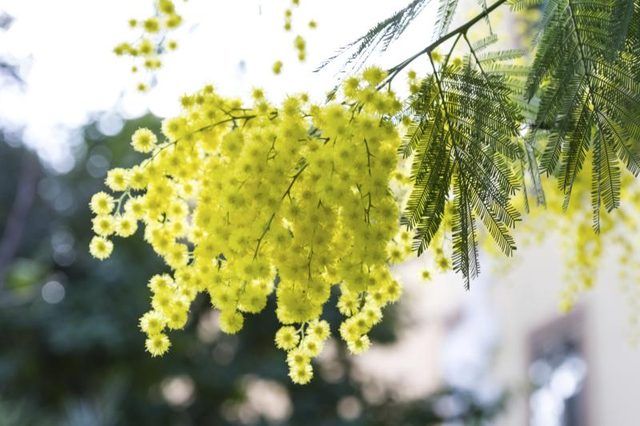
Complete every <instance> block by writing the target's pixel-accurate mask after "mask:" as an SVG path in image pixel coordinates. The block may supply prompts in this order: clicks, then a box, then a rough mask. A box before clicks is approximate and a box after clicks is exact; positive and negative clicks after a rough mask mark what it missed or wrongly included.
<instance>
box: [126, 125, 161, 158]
mask: <svg viewBox="0 0 640 426" xmlns="http://www.w3.org/2000/svg"><path fill="white" fill-rule="evenodd" d="M157 142H158V138H157V137H156V135H155V134H154V133H153V132H152V131H151V130H149V129H145V128H141V129H138V130H136V132H135V133H134V134H133V136H132V137H131V146H133V149H135V150H136V151H138V152H143V153H147V152H151V151H153V148H154V147H155V145H156V143H157Z"/></svg>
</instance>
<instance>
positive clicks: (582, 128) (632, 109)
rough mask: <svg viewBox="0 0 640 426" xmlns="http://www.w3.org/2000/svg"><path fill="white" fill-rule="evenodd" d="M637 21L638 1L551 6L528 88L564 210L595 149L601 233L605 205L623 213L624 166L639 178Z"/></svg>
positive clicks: (557, 0)
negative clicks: (545, 138)
mask: <svg viewBox="0 0 640 426" xmlns="http://www.w3.org/2000/svg"><path fill="white" fill-rule="evenodd" d="M632 7H634V8H635V11H634V12H633V14H632V13H631V8H632ZM638 20H640V15H639V14H638V2H637V1H636V2H635V6H633V1H627V0H606V1H587V2H585V1H576V0H551V1H549V3H548V4H547V6H546V8H545V11H544V17H543V22H544V24H545V25H544V28H543V30H542V35H541V37H540V41H539V43H538V46H537V52H536V56H535V60H534V61H533V64H532V66H531V72H530V75H529V80H528V83H527V97H528V98H529V99H531V98H532V97H533V96H534V95H536V94H539V96H540V98H541V102H540V107H539V110H538V114H537V117H536V119H535V127H536V128H540V129H544V130H548V131H549V132H550V136H549V142H548V144H547V146H546V148H545V150H544V153H543V155H542V157H541V159H540V161H541V166H542V169H543V170H544V171H545V172H546V173H548V174H553V175H555V176H557V177H558V183H559V187H560V189H562V191H563V193H564V195H565V200H564V205H565V207H566V206H568V204H569V200H570V197H571V190H572V187H573V183H574V181H575V179H576V176H577V175H578V174H579V173H580V171H581V169H582V167H583V165H584V164H585V160H586V159H587V154H588V152H589V151H590V150H591V156H592V160H591V165H592V191H591V196H592V206H593V225H594V228H595V229H596V230H599V226H600V208H601V206H602V205H604V207H605V208H606V209H607V211H610V210H612V209H614V208H616V207H618V206H619V202H620V175H621V170H620V166H619V163H620V162H622V163H624V164H625V165H626V167H627V168H628V169H629V170H630V171H631V172H632V173H633V174H634V175H637V174H638V173H639V172H640V152H639V151H638V140H640V115H639V114H640V80H639V78H638V77H639V76H640V73H638V70H639V69H640V49H638V44H637V43H636V42H635V41H634V40H635V39H637V33H638V24H637V22H638ZM632 22H633V25H631V23H632ZM627 35H628V41H627Z"/></svg>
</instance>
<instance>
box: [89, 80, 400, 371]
mask: <svg viewBox="0 0 640 426" xmlns="http://www.w3.org/2000/svg"><path fill="white" fill-rule="evenodd" d="M383 78H384V73H383V72H382V71H381V70H379V69H376V68H371V69H367V70H365V72H364V73H363V75H362V78H355V77H354V78H351V79H349V80H348V81H347V82H346V86H345V101H344V102H343V103H337V102H333V103H327V104H323V105H315V104H311V103H310V102H309V99H308V97H307V96H306V95H299V96H291V97H289V98H287V99H286V100H285V101H284V102H283V103H282V105H281V106H280V107H279V108H276V107H274V106H273V105H272V104H270V103H269V102H268V101H267V100H266V99H265V98H264V96H263V94H262V93H261V91H256V92H255V93H254V102H253V105H252V106H251V107H250V108H243V107H242V105H241V103H240V102H239V101H237V100H233V99H226V98H223V97H221V96H219V95H218V94H217V93H216V92H215V90H214V89H213V87H211V86H207V87H205V88H203V89H202V90H201V91H199V92H198V93H195V94H193V95H191V96H185V97H184V98H183V99H182V106H183V112H182V114H181V115H179V116H178V117H174V118H170V119H167V120H165V121H164V122H163V125H162V133H163V138H161V139H160V140H159V139H158V137H157V136H156V135H155V134H153V133H152V132H151V131H149V130H147V129H139V130H138V131H136V132H135V134H134V135H133V137H132V146H133V148H134V149H135V150H136V151H138V152H140V153H143V154H145V155H146V157H145V159H144V160H143V161H142V162H141V163H139V164H138V165H135V166H133V167H132V168H130V169H121V168H115V169H112V170H111V171H109V173H108V175H107V178H106V185H107V186H108V187H109V189H110V190H111V191H112V192H113V193H115V194H118V195H117V196H112V195H108V194H106V193H104V192H100V193H98V194H96V195H94V197H93V198H92V200H91V209H92V210H93V212H94V213H95V215H96V216H95V219H94V220H93V229H94V231H95V233H96V236H95V237H94V239H93V240H92V242H91V246H90V251H91V253H92V254H93V255H94V256H95V257H97V258H99V259H104V258H106V257H108V256H109V254H110V253H111V251H112V248H113V245H112V243H111V241H110V238H111V237H112V236H113V235H116V236H120V237H128V236H130V235H132V234H133V233H134V232H135V231H136V229H137V226H138V223H139V222H141V223H142V224H143V225H144V238H145V240H146V241H147V242H148V243H149V244H150V245H151V247H152V248H153V250H154V251H155V252H156V253H157V254H158V255H160V256H161V257H162V258H163V259H164V261H165V262H166V264H167V265H168V266H169V268H170V269H171V273H167V274H160V275H155V276H153V277H152V278H151V279H150V281H149V284H148V285H149V289H150V291H151V294H152V297H151V310H150V311H149V312H148V313H146V314H145V315H144V316H143V317H142V318H141V320H140V326H141V328H142V330H143V331H144V332H145V333H146V334H147V336H148V339H147V342H146V346H147V350H148V351H149V352H150V353H151V354H152V355H154V356H155V355H161V354H163V353H164V352H166V351H167V349H168V348H169V345H170V342H169V338H168V336H167V332H168V331H169V330H176V329H181V328H183V327H184V326H185V324H186V322H187V320H188V313H189V307H190V304H191V302H192V301H193V300H194V298H195V297H196V295H197V294H198V293H203V292H204V293H207V294H208V295H209V296H210V299H211V302H212V304H213V306H214V307H215V308H217V309H218V310H219V311H220V315H219V324H220V328H221V330H222V331H224V332H226V333H236V332H238V331H239V330H240V329H241V328H242V326H243V323H244V318H245V315H246V314H251V313H258V312H260V311H261V310H263V309H264V307H265V305H266V303H267V298H268V297H269V296H270V295H271V294H272V293H275V296H276V298H277V308H276V313H277V317H278V319H279V321H280V322H281V323H282V324H283V327H282V328H281V329H280V330H279V331H278V333H277V335H276V338H275V340H276V345H277V346H278V347H279V348H282V349H283V350H286V351H287V361H288V364H289V367H290V376H291V378H292V380H293V381H294V382H296V383H306V382H308V381H309V380H310V379H311V377H312V375H313V369H312V366H311V363H310V361H311V359H312V358H313V357H314V356H315V355H317V354H318V353H319V352H320V350H321V349H322V345H323V342H324V341H325V339H326V338H327V337H328V336H329V334H330V332H329V327H328V324H327V323H326V322H325V321H323V320H321V316H322V311H323V306H324V305H325V303H326V302H327V301H328V300H329V297H330V295H331V293H332V289H333V288H337V290H338V291H339V300H338V308H339V310H340V312H341V313H342V314H343V315H344V316H345V320H344V322H343V323H342V325H341V326H340V330H339V331H340V335H341V337H342V338H343V339H344V340H345V341H346V343H347V345H348V347H349V349H350V350H351V351H352V352H353V353H360V352H362V351H364V350H366V349H367V348H368V346H369V339H368V337H367V334H368V332H369V331H370V330H371V328H372V327H373V326H374V325H375V324H376V323H378V322H379V321H380V320H381V318H382V308H383V307H384V306H385V305H387V304H389V303H392V302H394V301H395V300H397V299H398V297H399V296H400V293H401V287H400V285H399V284H398V283H397V282H396V281H395V280H394V279H393V277H392V276H391V273H390V270H389V264H390V260H393V259H398V260H399V259H400V258H402V257H403V256H402V255H400V256H396V255H394V251H399V250H400V249H398V247H399V246H403V244H404V245H406V246H407V247H408V242H407V243H403V242H402V241H399V240H400V239H401V238H400V237H399V236H398V235H396V234H397V233H398V224H399V220H398V216H399V208H398V203H397V201H396V199H395V198H394V195H393V193H392V191H390V186H389V185H390V181H391V180H392V179H393V177H394V176H395V175H396V172H395V170H396V166H397V155H396V152H397V149H398V146H399V142H400V138H399V135H398V133H397V129H396V126H395V125H394V123H393V122H392V121H391V118H390V117H391V116H392V115H395V114H397V113H398V112H399V110H400V108H401V104H400V102H399V101H398V100H397V99H396V97H395V95H394V94H393V93H392V92H390V91H378V90H376V85H377V84H379V82H380V81H381V80H382V79H383ZM396 237H397V240H396V241H394V239H396ZM402 240H406V241H409V238H402ZM407 250H409V249H407Z"/></svg>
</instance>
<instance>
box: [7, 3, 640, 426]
mask: <svg viewBox="0 0 640 426" xmlns="http://www.w3.org/2000/svg"><path fill="white" fill-rule="evenodd" d="M146 3H149V4H146ZM150 3H151V2H144V1H141V2H128V1H125V0H114V1H111V2H98V1H88V0H60V1H56V2H42V1H36V0H15V1H12V0H4V1H0V426H5V425H7V426H9V425H11V426H12V425H20V426H21V425H74V426H75V425H83V426H84V425H88V426H91V425H272V424H273V425H303V424H304V425H427V424H428V425H431V424H444V425H494V424H495V425H507V426H510V425H514V426H518V425H527V424H528V425H535V426H556V425H557V426H582V425H587V426H597V425H617V426H626V425H629V426H631V425H635V424H637V421H636V420H635V419H637V418H638V417H639V416H640V406H638V404H637V403H636V401H635V400H636V397H635V390H636V389H637V388H638V386H640V364H639V363H638V359H639V357H638V355H640V352H639V350H638V349H637V348H636V346H635V345H634V340H635V339H634V337H637V334H638V330H637V325H634V324H635V323H634V321H636V322H637V316H636V314H635V311H634V310H633V308H630V306H633V304H630V303H629V298H635V299H638V297H637V296H638V295H637V292H636V293H633V292H632V293H630V292H629V291H623V290H625V289H624V288H621V287H623V284H622V283H621V282H620V280H619V277H618V274H617V272H616V267H615V266H616V265H615V262H616V260H615V259H614V258H609V257H607V256H606V255H605V256H604V259H603V263H602V264H601V267H600V268H599V272H598V276H597V277H596V281H597V282H598V284H597V286H596V287H595V288H594V289H593V290H592V291H590V292H589V293H588V294H586V295H585V296H584V297H583V298H582V299H581V302H580V303H579V304H578V306H577V307H576V309H574V311H573V312H571V313H570V314H566V315H562V314H560V313H559V312H558V309H557V306H558V299H559V292H560V290H561V288H562V286H563V280H564V276H563V265H562V260H561V255H562V254H563V250H564V248H563V247H562V245H561V244H559V243H558V241H559V236H557V235H555V234H554V229H549V232H548V234H549V235H548V236H547V238H546V239H544V240H543V241H541V242H538V243H535V244H530V245H529V246H527V247H525V248H524V249H523V250H522V251H521V252H520V253H519V254H518V256H516V258H515V259H509V260H508V262H509V267H508V268H505V265H504V263H503V261H501V260H495V259H493V258H492V257H489V256H487V258H486V259H484V260H483V265H486V266H485V268H484V271H483V274H482V275H481V277H480V278H479V279H478V280H477V281H476V282H474V283H473V285H472V289H471V291H469V292H466V291H464V289H463V286H462V283H461V281H460V280H459V279H458V278H457V277H455V276H453V275H450V274H442V275H440V276H437V277H434V279H433V280H431V281H429V282H424V281H423V280H422V278H421V276H420V273H421V271H422V269H424V266H425V260H424V259H417V260H412V261H410V262H408V263H406V264H404V265H402V266H400V267H398V268H397V269H396V271H395V273H396V274H397V276H398V278H399V279H400V280H402V283H403V284H404V285H405V287H406V290H405V295H404V296H403V298H402V300H401V302H400V303H399V304H397V305H396V306H394V307H393V308H391V309H390V310H389V311H388V313H387V314H386V315H385V320H384V322H383V323H382V324H381V325H379V326H378V327H377V328H375V329H374V332H373V334H372V338H373V339H374V340H375V342H374V345H373V347H372V349H371V350H370V351H369V352H368V353H366V354H364V355H362V356H359V357H353V356H348V355H347V354H346V353H345V351H344V348H343V345H342V344H341V343H340V342H339V341H330V342H329V344H328V345H327V347H326V348H325V350H324V351H323V353H322V354H321V356H320V358H319V361H318V363H317V369H316V371H317V373H316V377H315V378H314V380H313V381H312V382H311V384H309V385H306V386H296V385H293V384H291V382H290V380H289V379H288V377H287V371H286V366H285V363H284V362H283V361H284V354H283V353H282V352H281V351H277V350H276V348H275V346H274V344H273V336H274V333H275V331H276V329H277V321H276V318H275V314H274V312H273V306H271V308H270V307H267V309H265V311H263V313H261V314H260V315H257V316H253V317H251V318H248V320H247V321H246V322H245V328H244V330H243V331H242V332H241V333H240V334H238V335H235V336H227V335H225V334H222V333H221V332H220V330H219V329H218V327H217V320H216V313H215V312H212V311H211V309H210V308H209V303H208V300H206V299H205V298H200V299H198V300H197V301H196V303H195V305H194V307H193V311H192V315H191V317H190V320H189V323H188V326H187V328H186V330H185V331H184V332H180V333H174V334H173V335H172V341H173V347H172V349H171V351H170V352H169V353H168V354H167V355H165V356H164V357H162V358H153V359H152V358H151V357H150V356H149V355H148V354H147V353H146V352H144V335H143V334H142V333H140V332H139V330H138V328H137V321H138V318H139V316H140V315H141V314H142V313H144V312H145V311H146V309H147V306H148V297H149V295H148V290H147V287H146V285H145V283H146V281H147V279H148V277H149V276H150V275H152V274H153V273H155V272H157V271H161V270H163V265H162V262H161V261H160V260H159V259H158V258H157V257H156V256H155V255H154V254H153V252H152V251H151V249H150V248H149V247H147V246H146V244H144V242H143V241H142V237H141V235H140V233H138V235H137V236H136V237H134V238H131V239H129V240H127V241H126V242H124V243H121V244H118V245H117V247H116V250H115V252H114V254H113V255H112V256H111V258H110V259H109V260H108V261H106V262H97V261H95V260H94V259H92V258H91V257H90V256H89V255H88V252H87V246H88V242H89V239H90V237H91V230H90V213H89V211H88V208H87V203H88V200H89V198H90V196H91V195H92V194H93V193H94V192H96V191H98V190H100V189H101V188H102V185H103V183H102V181H103V179H104V176H105V175H106V171H107V170H108V169H109V168H111V167H115V166H123V167H127V166H130V165H132V164H134V163H135V162H137V161H138V160H139V158H138V157H137V154H136V153H134V152H132V151H131V150H130V148H129V139H130V136H131V134H132V133H133V131H134V130H135V129H137V128H138V127H140V126H147V127H150V128H152V129H158V128H159V122H160V120H161V118H162V117H166V116H168V115H171V114H173V113H174V112H176V109H177V107H178V105H179V103H178V98H179V96H180V95H181V94H182V93H187V92H189V91H192V90H196V89H198V88H199V87H200V86H201V85H203V84H205V83H208V82H213V83H214V85H216V87H217V88H218V90H219V91H220V92H222V93H224V94H225V95H229V96H238V97H246V96H247V95H248V93H250V91H251V89H252V88H253V87H254V86H261V87H263V88H264V89H265V91H266V92H267V93H268V94H269V95H270V96H271V97H272V98H274V99H278V98H281V97H283V96H285V95H286V93H291V92H296V91H300V90H303V89H304V90H307V91H310V92H311V95H312V96H315V97H319V96H322V95H323V93H324V92H325V91H326V90H327V89H330V88H331V87H332V82H333V81H334V79H335V74H332V71H327V72H324V73H320V74H318V73H313V72H312V70H313V68H314V66H315V65H317V64H318V63H319V62H320V61H321V60H322V59H324V58H326V57H327V56H330V54H331V53H332V52H333V51H334V50H335V49H336V48H337V47H339V46H341V45H343V44H344V43H345V42H348V41H350V40H352V39H353V38H355V37H357V36H358V35H360V34H361V33H363V32H365V31H366V30H367V29H368V28H369V27H370V26H371V25H372V24H373V23H375V22H377V21H379V20H380V19H382V18H384V17H386V16H387V15H388V14H389V13H390V12H393V11H394V10H396V9H397V8H398V7H400V6H403V5H404V3H403V2H395V1H382V0H375V1H372V0H368V1H364V0H352V1H350V2H338V1H334V0H326V1H324V2H323V6H322V7H317V6H316V7H312V6H309V7H307V8H305V7H304V4H303V7H301V8H300V12H299V13H300V15H299V16H298V17H296V18H295V19H300V21H301V22H306V20H308V19H310V18H314V19H316V20H317V21H318V22H319V28H318V30H317V33H316V34H313V35H310V36H309V38H308V43H309V48H308V51H309V59H308V61H307V63H306V64H296V62H295V61H294V60H293V58H294V55H295V52H294V50H293V48H282V47H281V46H285V45H287V43H290V40H289V39H288V38H287V36H286V35H285V34H284V32H283V31H282V30H281V22H282V13H283V10H284V7H285V6H283V5H277V7H276V6H274V4H273V2H268V1H259V0H244V1H241V2H240V1H238V2H210V1H206V0H191V1H189V2H188V3H186V4H185V5H183V6H181V8H182V10H181V11H182V12H183V15H184V17H185V21H186V22H187V23H186V25H185V28H183V29H181V30H180V32H179V34H178V41H179V43H180V45H181V47H180V49H179V50H178V51H177V52H175V53H174V54H172V55H170V56H169V57H167V58H166V59H165V61H166V62H165V65H164V67H163V68H162V69H161V70H160V71H159V72H158V73H157V75H156V76H155V81H156V86H155V87H154V89H153V90H152V91H151V93H149V94H144V95H143V94H139V93H136V92H135V90H134V89H133V86H134V84H133V78H132V77H131V75H130V74H129V72H128V68H129V66H128V65H127V63H126V61H125V60H122V59H118V58H115V57H114V55H113V54H112V48H113V46H114V45H115V44H116V43H118V42H120V41H123V40H127V38H131V37H132V35H131V34H130V33H129V32H128V31H127V26H126V22H127V19H129V18H131V17H138V16H145V14H148V12H149V11H148V9H149V7H150ZM303 3H304V2H303ZM345 3H346V4H345ZM473 4H474V6H475V2H473ZM338 10H339V11H340V13H336V11H338ZM474 10H476V11H477V9H474ZM296 13H298V12H296ZM465 13H466V11H464V10H463V13H462V16H461V17H460V19H464V18H465V17H466V16H464V15H465ZM473 13H475V12H473ZM469 14H472V12H471V11H470V12H469ZM423 15H424V16H422V17H421V18H419V20H418V21H416V24H415V25H414V27H413V28H412V29H411V30H410V31H409V32H408V33H407V35H406V36H404V37H403V38H402V39H401V40H400V41H399V42H398V43H397V44H396V45H394V48H393V49H392V50H391V51H389V52H388V53H387V54H385V55H383V56H381V57H379V58H376V62H377V63H380V64H381V65H391V64H393V63H395V62H397V61H398V59H401V58H404V57H406V56H407V55H408V54H409V53H413V52H414V51H415V50H416V48H419V47H420V46H421V44H423V42H424V40H425V39H428V37H429V36H430V34H431V24H430V22H431V21H432V20H433V13H432V12H431V11H429V10H427V11H426V12H425V13H424V14H423ZM496 22H500V24H499V25H500V26H501V27H503V28H504V30H505V31H506V34H507V38H509V40H507V43H508V44H512V45H523V43H526V37H525V36H524V35H526V34H529V33H531V31H532V27H531V24H530V23H528V22H524V21H521V20H516V19H514V18H513V17H510V16H505V15H500V13H498V14H497V15H496ZM335 28H340V31H339V32H337V31H335ZM424 28H428V31H425V30H424ZM230 35H233V37H231V36H230ZM276 53H277V54H278V55H280V57H278V58H276V57H274V55H275V54H276ZM275 59H282V60H283V61H284V62H285V77H284V78H282V77H281V78H275V77H274V76H273V75H271V73H270V69H271V64H272V62H273V61H274V60H275ZM421 66H425V64H417V66H416V68H417V69H420V67H421ZM627 290H628V289H627ZM270 303H271V304H272V305H273V300H271V301H270ZM331 305H335V303H333V304H332V303H330V304H328V307H327V308H326V309H327V311H326V312H325V313H326V315H327V316H328V318H329V320H330V322H331V324H332V329H333V330H334V331H335V330H336V327H337V324H338V323H339V316H338V313H337V312H336V311H335V310H334V309H333V308H331V307H330V306H331Z"/></svg>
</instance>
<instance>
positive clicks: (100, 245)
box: [89, 236, 113, 260]
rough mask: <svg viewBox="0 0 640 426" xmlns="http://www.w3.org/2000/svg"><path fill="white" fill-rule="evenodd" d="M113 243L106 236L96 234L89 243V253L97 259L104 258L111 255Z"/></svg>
mask: <svg viewBox="0 0 640 426" xmlns="http://www.w3.org/2000/svg"><path fill="white" fill-rule="evenodd" d="M112 251H113V243H112V242H111V241H109V240H108V239H106V238H104V237H98V236H95V237H93V238H92V239H91V243H90V244H89V253H91V255H92V256H93V257H95V258H96V259H100V260H104V259H106V258H108V257H109V256H111V252H112Z"/></svg>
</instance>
